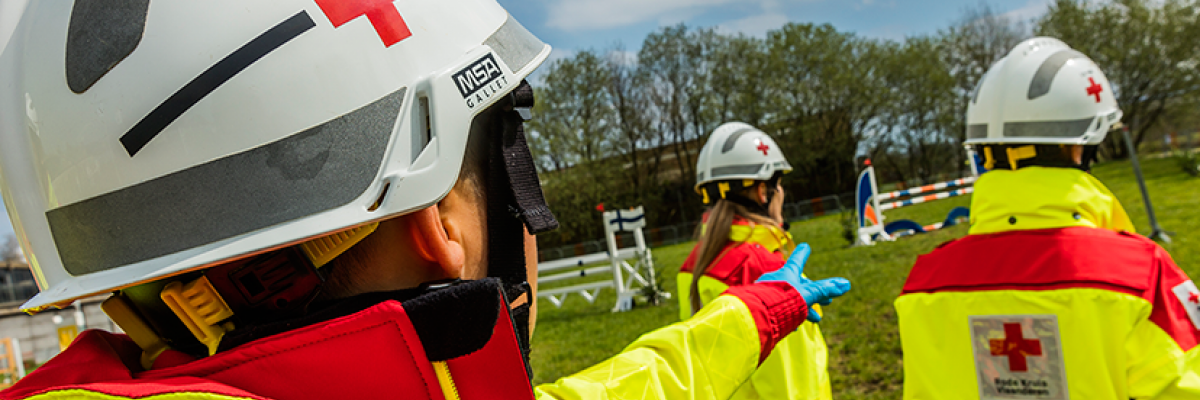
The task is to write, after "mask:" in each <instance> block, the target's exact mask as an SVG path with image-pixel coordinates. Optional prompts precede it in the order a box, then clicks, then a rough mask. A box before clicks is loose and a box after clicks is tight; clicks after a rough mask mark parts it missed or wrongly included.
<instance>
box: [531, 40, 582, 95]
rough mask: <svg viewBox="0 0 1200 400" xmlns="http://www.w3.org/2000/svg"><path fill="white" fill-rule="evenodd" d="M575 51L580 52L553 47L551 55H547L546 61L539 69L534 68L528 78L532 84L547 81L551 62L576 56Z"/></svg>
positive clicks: (536, 84) (537, 84)
mask: <svg viewBox="0 0 1200 400" xmlns="http://www.w3.org/2000/svg"><path fill="white" fill-rule="evenodd" d="M575 53H578V51H576V50H572V49H564V48H561V47H555V48H553V49H551V50H550V55H549V56H546V62H543V63H542V66H540V67H538V69H535V70H533V73H532V74H529V77H528V78H526V79H527V80H529V84H531V85H534V86H541V85H542V84H543V83H545V78H546V71H549V70H550V64H553V63H554V62H555V61H558V60H561V59H564V58H571V57H574V56H575Z"/></svg>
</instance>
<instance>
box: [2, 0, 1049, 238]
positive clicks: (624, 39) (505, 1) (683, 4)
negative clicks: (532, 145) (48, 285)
mask: <svg viewBox="0 0 1200 400" xmlns="http://www.w3.org/2000/svg"><path fill="white" fill-rule="evenodd" d="M498 1H499V2H500V4H502V5H504V7H505V8H507V9H508V11H509V12H510V13H512V15H513V16H515V17H516V18H517V20H518V21H521V23H522V24H524V25H525V27H526V28H529V30H530V31H532V32H533V33H534V34H535V35H537V36H538V37H539V38H541V39H542V40H543V41H545V42H546V43H549V44H550V45H551V46H554V53H553V54H552V56H551V57H553V58H560V57H567V56H570V55H571V54H574V52H576V51H579V50H585V49H589V48H594V49H598V50H604V49H609V48H611V47H612V46H613V45H615V44H618V43H620V44H622V45H623V46H624V47H625V50H626V51H637V50H638V49H639V48H640V47H641V44H642V39H644V38H645V37H646V34H648V33H650V32H653V31H655V30H657V29H658V28H659V27H661V26H664V25H673V24H676V23H680V22H684V23H687V24H688V25H691V26H716V27H719V28H720V29H722V30H724V31H726V32H742V33H745V34H747V35H753V36H759V37H763V36H765V34H766V32H767V31H768V30H771V29H776V28H779V27H780V26H783V25H784V24H785V23H787V22H812V23H818V24H823V23H829V24H832V25H833V26H834V27H836V28H837V29H839V30H842V31H849V32H855V33H857V34H859V35H862V36H867V37H874V38H882V39H893V40H902V39H904V37H906V36H914V35H922V34H930V33H934V32H937V31H938V30H939V29H944V28H946V27H948V26H949V25H950V24H951V23H952V22H953V21H955V20H958V19H959V18H960V17H961V15H962V13H963V10H965V9H967V8H969V7H975V6H978V5H979V4H980V3H979V2H978V0H934V1H912V0H498ZM1049 2H1050V1H1049V0H991V1H989V2H988V4H990V5H991V6H992V8H993V9H995V10H996V11H997V12H999V13H1003V14H1007V15H1009V16H1010V17H1013V18H1015V19H1019V20H1028V19H1031V18H1034V17H1037V16H1039V15H1041V14H1042V13H1044V12H1045V10H1046V7H1047V5H1048V4H1049ZM10 234H12V225H11V222H10V221H9V218H8V214H7V213H3V214H0V237H3V236H5V235H10ZM0 240H2V239H0Z"/></svg>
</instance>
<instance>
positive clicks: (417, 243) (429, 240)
mask: <svg viewBox="0 0 1200 400" xmlns="http://www.w3.org/2000/svg"><path fill="white" fill-rule="evenodd" d="M406 217H407V219H408V221H409V223H408V228H409V233H410V235H411V236H412V239H413V249H414V250H415V251H416V253H417V255H418V256H419V257H421V258H422V259H424V260H425V261H428V262H430V263H432V264H437V266H438V267H439V268H440V269H441V270H442V273H443V274H444V275H445V276H446V277H447V278H460V277H462V272H463V265H464V264H465V261H464V260H465V259H466V255H465V253H464V251H463V246H462V231H461V230H460V229H458V227H457V226H456V224H454V223H453V222H452V221H451V220H450V219H448V218H443V217H442V215H441V213H440V212H439V211H438V206H437V205H436V204H435V205H432V206H429V207H428V208H426V209H424V210H420V211H417V212H414V213H412V214H409V215H407V216H406Z"/></svg>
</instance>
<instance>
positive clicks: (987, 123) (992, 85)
mask: <svg viewBox="0 0 1200 400" xmlns="http://www.w3.org/2000/svg"><path fill="white" fill-rule="evenodd" d="M972 96H973V97H972V98H971V102H970V103H969V105H968V106H967V140H966V142H965V143H966V144H1008V143H1013V144H1018V143H1021V144H1025V143H1028V144H1073V145H1095V144H1099V143H1100V142H1102V141H1104V137H1105V136H1106V135H1108V131H1109V130H1110V129H1111V128H1112V126H1113V124H1115V123H1117V122H1118V121H1120V120H1121V109H1120V108H1119V107H1118V106H1117V100H1116V98H1115V97H1114V96H1113V88H1112V85H1111V84H1110V83H1109V82H1108V78H1106V77H1105V76H1104V72H1103V71H1101V70H1100V67H1098V66H1096V63H1094V62H1092V60H1091V59H1090V58H1088V57H1087V56H1086V55H1084V54H1083V53H1080V52H1078V51H1075V50H1074V49H1071V47H1070V46H1067V45H1066V44H1065V43H1063V42H1062V41H1060V40H1058V39H1055V38H1049V37H1037V38H1033V39H1029V40H1026V41H1024V42H1021V44H1018V45H1017V47H1015V48H1013V49H1012V51H1011V52H1009V53H1008V55H1007V56H1005V57H1004V58H1002V59H1001V60H1000V61H998V62H996V64H995V65H993V66H992V68H991V69H989V70H988V72H987V74H985V75H984V76H983V78H982V79H981V80H980V83H979V85H978V86H977V87H976V89H975V93H973V94H972Z"/></svg>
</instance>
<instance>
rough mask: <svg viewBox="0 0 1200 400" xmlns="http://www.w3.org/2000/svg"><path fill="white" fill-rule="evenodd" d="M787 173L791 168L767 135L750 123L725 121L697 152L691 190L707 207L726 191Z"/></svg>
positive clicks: (777, 146) (723, 195) (722, 196)
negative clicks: (699, 196) (777, 174)
mask: <svg viewBox="0 0 1200 400" xmlns="http://www.w3.org/2000/svg"><path fill="white" fill-rule="evenodd" d="M791 171H792V165H791V164H788V161H787V158H784V156H783V151H782V150H781V149H780V148H779V145H777V144H775V140H773V139H771V137H770V136H767V134H766V133H763V131H761V130H759V129H758V128H755V127H753V126H751V125H750V124H746V123H743V122H727V123H725V124H722V125H721V126H719V127H717V129H716V130H714V131H713V133H712V135H710V136H709V137H708V142H707V143H705V144H704V148H702V149H700V155H699V156H698V157H697V158H696V187H695V189H696V193H698V194H700V195H701V196H703V198H704V204H708V203H711V202H713V201H716V200H717V199H723V198H725V194H726V193H727V192H729V191H730V190H733V191H737V190H740V189H742V188H745V187H749V186H752V185H753V184H754V182H755V181H766V180H770V179H771V178H772V177H774V176H775V174H776V173H777V172H780V173H788V172H791Z"/></svg>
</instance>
